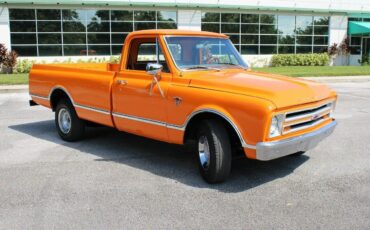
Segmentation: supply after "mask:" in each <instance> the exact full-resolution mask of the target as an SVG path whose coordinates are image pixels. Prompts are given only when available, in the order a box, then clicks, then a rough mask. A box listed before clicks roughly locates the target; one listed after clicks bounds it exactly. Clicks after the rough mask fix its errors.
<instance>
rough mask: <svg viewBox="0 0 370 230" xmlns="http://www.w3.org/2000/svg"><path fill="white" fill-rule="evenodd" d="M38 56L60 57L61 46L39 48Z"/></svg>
mask: <svg viewBox="0 0 370 230" xmlns="http://www.w3.org/2000/svg"><path fill="white" fill-rule="evenodd" d="M39 56H62V46H39Z"/></svg>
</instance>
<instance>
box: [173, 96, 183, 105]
mask: <svg viewBox="0 0 370 230" xmlns="http://www.w3.org/2000/svg"><path fill="white" fill-rule="evenodd" d="M173 100H174V101H175V105H176V106H179V105H181V103H182V98H181V97H173Z"/></svg>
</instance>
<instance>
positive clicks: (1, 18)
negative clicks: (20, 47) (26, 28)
mask: <svg viewBox="0 0 370 230" xmlns="http://www.w3.org/2000/svg"><path fill="white" fill-rule="evenodd" d="M0 43H3V44H5V46H6V47H7V48H8V49H9V50H10V27H9V10H8V8H7V7H0Z"/></svg>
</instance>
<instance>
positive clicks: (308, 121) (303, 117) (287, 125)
mask: <svg viewBox="0 0 370 230" xmlns="http://www.w3.org/2000/svg"><path fill="white" fill-rule="evenodd" d="M332 109H333V102H328V103H325V104H322V105H319V106H316V107H311V108H306V109H303V110H296V111H292V112H288V113H286V114H285V120H284V122H283V134H286V133H291V132H296V131H299V130H302V129H307V128H310V127H313V126H316V125H318V124H320V123H322V122H324V121H326V120H328V119H330V113H331V112H332Z"/></svg>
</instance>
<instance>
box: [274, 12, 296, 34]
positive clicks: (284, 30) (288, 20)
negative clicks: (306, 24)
mask: <svg viewBox="0 0 370 230" xmlns="http://www.w3.org/2000/svg"><path fill="white" fill-rule="evenodd" d="M278 29H279V34H284V35H285V34H294V31H295V16H291V15H279V16H278Z"/></svg>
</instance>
